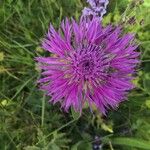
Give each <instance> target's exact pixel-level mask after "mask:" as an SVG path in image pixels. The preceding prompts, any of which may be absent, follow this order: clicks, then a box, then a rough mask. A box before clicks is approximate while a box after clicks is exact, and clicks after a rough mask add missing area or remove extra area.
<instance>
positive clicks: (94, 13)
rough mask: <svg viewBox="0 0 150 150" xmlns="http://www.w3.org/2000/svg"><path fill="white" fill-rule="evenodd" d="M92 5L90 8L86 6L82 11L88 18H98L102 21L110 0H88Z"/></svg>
mask: <svg viewBox="0 0 150 150" xmlns="http://www.w3.org/2000/svg"><path fill="white" fill-rule="evenodd" d="M87 2H88V3H89V5H90V8H87V7H85V8H84V9H83V11H82V16H83V17H84V18H85V19H86V20H90V19H91V18H93V17H94V18H97V19H99V20H100V21H101V20H102V18H103V15H104V14H105V13H106V7H107V5H108V3H109V1H108V0H87Z"/></svg>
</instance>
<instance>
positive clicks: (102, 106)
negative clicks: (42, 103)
mask: <svg viewBox="0 0 150 150" xmlns="http://www.w3.org/2000/svg"><path fill="white" fill-rule="evenodd" d="M134 41H135V40H134V35H133V34H126V35H122V29H121V27H113V26H111V25H109V26H107V27H102V26H101V25H100V24H99V21H97V19H93V20H92V21H91V22H89V23H87V22H86V21H85V20H84V19H83V20H82V19H81V20H80V23H79V24H78V23H76V22H75V20H73V19H72V21H71V22H70V21H69V20H68V19H66V21H63V22H62V24H61V28H60V29H59V30H58V32H57V31H56V30H55V29H54V28H53V26H52V25H50V28H49V31H48V33H47V36H46V38H45V39H44V41H43V43H42V47H43V48H44V49H45V50H47V51H48V52H50V56H49V57H38V58H37V61H38V62H39V65H40V67H41V69H42V76H43V77H42V79H40V80H39V83H40V87H41V89H42V90H45V91H46V93H47V95H49V96H51V99H50V102H52V103H54V104H55V103H56V102H60V103H61V106H62V107H63V108H64V109H65V110H66V111H67V110H68V109H69V108H70V107H71V106H72V107H73V108H74V109H75V110H76V111H80V112H81V111H82V108H83V106H84V104H85V103H88V104H89V106H90V107H91V106H93V105H95V106H96V107H97V108H98V109H99V110H100V111H101V112H102V113H103V114H106V110H107V109H109V108H116V107H117V106H118V104H119V103H120V102H122V101H124V100H125V99H126V95H127V93H128V91H129V90H131V89H132V88H134V86H133V84H132V83H131V81H132V79H133V74H134V73H135V67H136V65H137V63H138V62H139V60H138V59H137V57H138V56H139V52H136V51H135V50H136V48H137V45H136V43H135V42H134Z"/></svg>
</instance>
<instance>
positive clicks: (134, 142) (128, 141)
mask: <svg viewBox="0 0 150 150" xmlns="http://www.w3.org/2000/svg"><path fill="white" fill-rule="evenodd" d="M112 143H113V144H115V145H125V146H130V147H135V148H142V149H144V150H147V149H148V150H150V142H148V141H144V140H141V139H134V138H124V137H120V138H114V139H112Z"/></svg>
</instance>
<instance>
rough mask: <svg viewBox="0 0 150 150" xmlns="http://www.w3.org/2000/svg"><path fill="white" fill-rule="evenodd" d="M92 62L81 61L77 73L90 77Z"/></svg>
mask: <svg viewBox="0 0 150 150" xmlns="http://www.w3.org/2000/svg"><path fill="white" fill-rule="evenodd" d="M93 67H94V62H93V60H91V59H89V60H86V59H85V60H81V61H80V62H79V72H80V73H82V75H90V74H91V73H92V71H93V69H94V68H93Z"/></svg>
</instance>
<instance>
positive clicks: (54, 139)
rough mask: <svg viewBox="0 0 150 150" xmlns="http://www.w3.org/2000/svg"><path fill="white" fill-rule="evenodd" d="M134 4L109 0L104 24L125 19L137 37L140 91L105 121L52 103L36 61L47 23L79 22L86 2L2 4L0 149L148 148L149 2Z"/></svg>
mask: <svg viewBox="0 0 150 150" xmlns="http://www.w3.org/2000/svg"><path fill="white" fill-rule="evenodd" d="M136 2H138V0H137V1H136ZM132 4H133V3H132V2H131V0H110V3H109V7H108V12H107V14H106V15H105V17H104V20H103V24H109V23H113V24H117V23H120V21H125V22H126V25H125V31H126V32H127V31H128V32H129V31H130V32H135V33H136V37H137V40H138V41H139V43H140V46H139V50H140V51H141V52H142V54H141V65H140V67H139V69H138V72H137V75H138V76H137V78H136V79H135V80H134V81H133V82H134V83H135V84H136V87H137V88H136V89H134V90H133V91H132V92H130V94H129V98H128V101H126V102H124V103H122V104H121V105H120V107H119V108H118V110H115V111H113V110H111V111H109V113H108V116H107V117H102V116H101V115H100V114H99V113H98V112H97V111H96V110H95V112H94V114H91V113H90V111H89V109H84V110H83V114H82V116H81V117H79V115H78V114H77V113H75V112H74V111H73V110H70V112H69V113H68V114H67V113H65V112H63V111H61V110H60V106H59V104H58V105H55V106H52V105H50V104H48V102H47V101H48V98H47V97H45V96H44V93H42V92H41V91H39V90H38V88H37V84H36V80H37V79H38V78H39V76H40V72H39V70H38V68H37V65H36V63H35V61H34V58H35V57H36V56H39V55H44V54H45V52H44V51H43V50H42V49H41V48H40V43H41V40H42V38H43V37H44V35H45V33H46V31H47V29H48V26H49V23H50V22H51V23H52V24H53V25H54V26H55V27H56V28H58V27H59V24H60V22H61V20H62V19H64V18H65V17H66V16H67V17H74V18H76V19H78V18H79V16H80V14H81V11H82V9H83V7H84V6H86V3H85V0H0V150H92V149H94V147H95V150H96V146H97V150H98V149H101V150H102V149H103V150H140V149H143V150H146V149H148V150H150V117H149V116H150V2H149V0H145V2H144V4H141V5H137V6H136V7H131V6H132ZM133 16H134V17H135V19H136V20H135V22H134V25H132V24H128V22H129V20H130V18H132V17H133ZM98 146H99V148H98ZM101 147H102V148H101Z"/></svg>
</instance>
